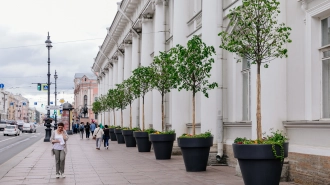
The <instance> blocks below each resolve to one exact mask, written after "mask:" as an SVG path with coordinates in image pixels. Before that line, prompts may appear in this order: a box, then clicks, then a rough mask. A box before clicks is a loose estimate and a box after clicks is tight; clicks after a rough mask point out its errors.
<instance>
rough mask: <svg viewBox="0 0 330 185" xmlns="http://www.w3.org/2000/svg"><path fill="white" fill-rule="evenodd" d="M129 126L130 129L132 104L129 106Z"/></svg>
mask: <svg viewBox="0 0 330 185" xmlns="http://www.w3.org/2000/svg"><path fill="white" fill-rule="evenodd" d="M129 126H130V128H131V129H132V104H131V103H130V104H129Z"/></svg>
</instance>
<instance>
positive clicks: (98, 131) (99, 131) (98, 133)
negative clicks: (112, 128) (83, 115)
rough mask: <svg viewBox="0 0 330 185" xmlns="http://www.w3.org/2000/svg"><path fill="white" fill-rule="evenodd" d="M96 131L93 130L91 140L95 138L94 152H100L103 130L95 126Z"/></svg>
mask: <svg viewBox="0 0 330 185" xmlns="http://www.w3.org/2000/svg"><path fill="white" fill-rule="evenodd" d="M96 127H97V128H96V129H95V130H94V133H93V138H94V137H96V150H100V147H101V141H102V137H103V134H104V133H103V129H102V128H100V127H99V126H98V125H96Z"/></svg>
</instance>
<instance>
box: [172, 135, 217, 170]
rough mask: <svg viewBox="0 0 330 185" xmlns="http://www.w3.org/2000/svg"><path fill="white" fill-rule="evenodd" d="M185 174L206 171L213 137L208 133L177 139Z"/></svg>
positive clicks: (183, 136)
mask: <svg viewBox="0 0 330 185" xmlns="http://www.w3.org/2000/svg"><path fill="white" fill-rule="evenodd" d="M178 146H179V147H180V148H181V152H182V156H183V160H184V164H185V167H186V171H187V172H198V171H206V166H207V161H208V158H209V153H210V147H211V146H213V136H212V134H211V132H210V131H207V132H205V133H201V134H196V135H192V134H183V135H182V136H180V137H178Z"/></svg>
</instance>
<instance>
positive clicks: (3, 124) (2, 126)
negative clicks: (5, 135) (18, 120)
mask: <svg viewBox="0 0 330 185" xmlns="http://www.w3.org/2000/svg"><path fill="white" fill-rule="evenodd" d="M6 126H7V121H6V120H1V121H0V130H4V129H5V128H6Z"/></svg>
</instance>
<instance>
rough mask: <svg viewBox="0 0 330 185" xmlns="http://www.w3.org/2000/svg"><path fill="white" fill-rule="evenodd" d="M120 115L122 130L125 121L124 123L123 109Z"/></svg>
mask: <svg viewBox="0 0 330 185" xmlns="http://www.w3.org/2000/svg"><path fill="white" fill-rule="evenodd" d="M120 114H121V118H120V119H121V120H120V121H121V128H123V125H124V121H123V109H120Z"/></svg>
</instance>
